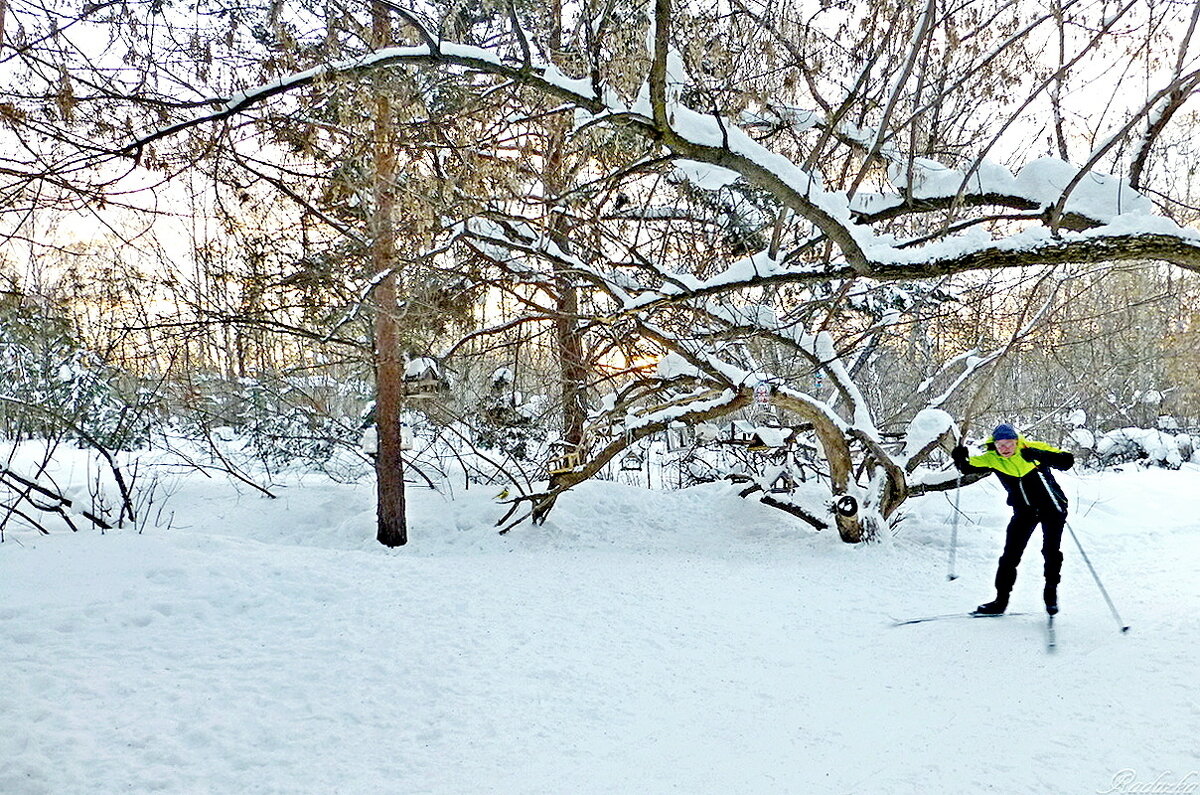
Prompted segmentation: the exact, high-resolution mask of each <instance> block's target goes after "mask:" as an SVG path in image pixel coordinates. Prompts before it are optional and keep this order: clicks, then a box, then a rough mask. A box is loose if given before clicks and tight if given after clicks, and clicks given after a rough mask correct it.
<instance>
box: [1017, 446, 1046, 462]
mask: <svg viewBox="0 0 1200 795" xmlns="http://www.w3.org/2000/svg"><path fill="white" fill-rule="evenodd" d="M1021 457H1022V458H1024V459H1025V460H1026V461H1033V462H1034V463H1037V462H1038V461H1041V460H1042V451H1041V450H1038V449H1037V448H1036V447H1022V448H1021Z"/></svg>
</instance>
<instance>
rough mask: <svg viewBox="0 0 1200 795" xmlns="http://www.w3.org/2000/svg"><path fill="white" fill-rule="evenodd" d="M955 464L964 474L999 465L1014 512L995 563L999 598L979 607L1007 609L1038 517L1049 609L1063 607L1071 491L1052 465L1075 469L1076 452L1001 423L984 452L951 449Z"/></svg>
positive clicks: (988, 612)
mask: <svg viewBox="0 0 1200 795" xmlns="http://www.w3.org/2000/svg"><path fill="white" fill-rule="evenodd" d="M951 457H952V458H953V459H954V464H955V466H957V467H958V470H959V471H960V472H962V473H963V474H964V475H970V474H972V473H976V472H983V473H988V472H992V471H995V473H996V476H997V477H999V478H1000V482H1001V483H1002V484H1004V488H1005V489H1006V490H1007V491H1008V504H1009V505H1011V506H1012V509H1013V516H1012V519H1011V520H1010V521H1009V523H1008V533H1007V535H1006V537H1005V539H1004V554H1002V555H1001V556H1000V565H999V567H998V568H997V569H996V598H995V600H994V601H991V602H988V603H986V604H982V605H980V606H979V607H977V608H975V612H976V613H979V614H982V615H999V614H1000V613H1003V612H1004V611H1005V610H1007V609H1008V595H1009V593H1010V592H1011V591H1012V587H1013V584H1014V583H1016V581H1017V564H1018V563H1020V562H1021V554H1022V553H1023V552H1024V551H1025V546H1026V544H1028V543H1029V537H1030V536H1031V535H1033V529H1034V528H1035V527H1037V525H1038V523H1041V525H1042V557H1043V558H1044V559H1045V564H1046V588H1045V590H1044V591H1043V596H1044V597H1045V601H1046V612H1047V613H1049V614H1050V615H1054V614H1055V613H1057V612H1058V582H1059V576H1060V572H1061V571H1062V559H1063V556H1062V552H1061V551H1060V549H1059V547H1060V545H1061V543H1062V533H1063V526H1064V525H1065V524H1066V521H1067V497H1066V495H1065V494H1063V490H1062V488H1061V487H1059V485H1058V482H1057V481H1056V480H1055V479H1054V475H1053V474H1051V472H1050V468H1051V467H1053V468H1054V469H1070V468H1071V467H1072V466H1073V465H1074V464H1075V456H1073V455H1071V454H1070V453H1068V452H1066V451H1065V450H1059V449H1058V448H1055V447H1051V446H1050V445H1048V444H1046V443H1045V442H1035V441H1032V440H1030V439H1026V438H1025V437H1024V436H1022V435H1020V434H1019V433H1017V430H1016V428H1014V427H1013V426H1012V425H1010V424H1009V423H1006V422H1004V423H1001V424H999V425H997V426H996V429H995V430H994V431H992V438H990V439H988V440H987V442H985V443H984V452H983V454H982V455H971V454H970V453H969V452H968V450H967V448H966V447H963V446H962V445H961V444H960V445H958V446H957V447H955V448H954V450H953V451H951Z"/></svg>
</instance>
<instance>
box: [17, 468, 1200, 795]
mask: <svg viewBox="0 0 1200 795" xmlns="http://www.w3.org/2000/svg"><path fill="white" fill-rule="evenodd" d="M1063 481H1064V483H1065V484H1066V485H1067V488H1068V492H1069V494H1070V496H1071V497H1072V505H1073V512H1072V519H1071V522H1072V525H1073V526H1074V527H1075V529H1076V531H1077V532H1078V533H1079V534H1080V538H1081V540H1082V541H1083V543H1084V545H1085V549H1087V552H1088V554H1089V556H1090V557H1091V558H1092V561H1093V563H1094V564H1095V565H1096V566H1097V568H1098V570H1099V572H1100V575H1101V577H1102V578H1103V579H1104V582H1105V585H1106V586H1107V587H1108V589H1109V591H1110V593H1111V595H1112V597H1113V599H1114V601H1115V602H1116V603H1117V605H1118V608H1119V609H1120V610H1121V612H1122V616H1123V618H1124V620H1125V622H1126V623H1129V624H1131V625H1132V626H1133V629H1132V631H1131V633H1130V634H1128V635H1121V634H1120V633H1119V631H1118V629H1117V624H1116V622H1115V620H1114V619H1113V617H1112V615H1111V614H1110V613H1109V611H1108V608H1107V606H1106V605H1105V604H1104V602H1103V599H1102V598H1101V597H1100V595H1099V592H1098V591H1097V589H1096V587H1095V584H1094V582H1093V581H1092V580H1091V575H1090V574H1089V573H1088V571H1087V569H1086V567H1085V566H1084V564H1083V561H1082V560H1080V559H1079V556H1078V552H1077V551H1076V549H1075V548H1074V544H1073V542H1072V541H1071V540H1070V538H1069V536H1068V537H1067V538H1065V539H1064V544H1063V547H1064V551H1065V554H1066V564H1065V567H1064V580H1063V585H1062V587H1061V603H1062V605H1063V613H1062V614H1061V616H1060V617H1059V619H1058V621H1057V622H1056V624H1057V630H1058V649H1057V651H1056V652H1055V653H1054V654H1052V655H1051V654H1046V652H1045V619H1044V618H1043V617H1042V616H1041V614H1040V613H1038V612H1036V611H1037V610H1039V608H1040V604H1039V601H1040V589H1041V582H1040V569H1041V560H1040V553H1039V551H1038V542H1037V539H1036V537H1035V539H1034V541H1032V542H1031V544H1030V548H1029V550H1027V552H1026V557H1025V561H1024V563H1023V565H1022V566H1021V578H1020V580H1019V582H1018V585H1017V590H1016V592H1015V593H1014V599H1013V609H1014V610H1029V611H1035V612H1034V614H1033V615H1030V616H1012V617H1008V618H1005V619H1002V620H998V621H945V622H930V623H927V624H920V625H913V626H905V627H891V626H889V624H890V622H891V620H892V618H905V617H912V616H918V615H932V614H936V613H942V612H954V611H957V610H964V611H965V610H969V609H970V608H971V607H973V606H974V605H975V604H976V603H977V602H979V601H983V600H984V599H985V598H989V597H990V595H991V594H990V582H991V577H992V574H993V569H994V562H995V558H996V556H997V555H998V554H999V551H1000V545H1001V544H1002V539H1003V527H1004V522H1005V521H1006V518H1007V515H1006V513H1005V509H1004V506H1003V497H1002V495H1001V493H1000V490H999V488H998V486H996V485H995V484H991V483H988V482H986V481H985V482H984V483H982V484H980V485H978V486H974V487H971V488H968V489H967V490H965V492H964V493H963V495H962V499H961V507H962V509H963V511H964V513H965V518H963V519H962V520H961V523H960V526H959V534H958V537H959V543H960V548H959V550H958V558H957V561H958V562H957V567H958V574H959V579H957V580H955V581H954V582H948V581H947V580H946V576H945V575H946V562H947V555H946V543H947V541H948V538H949V533H948V522H949V521H950V517H951V515H952V507H951V506H952V500H951V499H947V497H946V496H945V495H931V496H929V497H925V498H921V499H918V500H914V501H913V502H912V503H911V504H910V508H911V510H910V511H909V515H908V516H907V517H906V518H905V520H904V521H903V522H902V523H901V524H900V526H899V532H898V534H897V535H896V537H895V538H893V539H890V540H889V541H888V542H886V543H883V544H876V545H872V546H864V547H848V546H846V545H843V544H841V543H840V542H839V541H838V540H837V538H836V535H835V534H832V533H822V534H816V533H813V532H811V531H810V530H807V529H805V528H804V527H803V526H802V525H800V524H798V523H795V522H793V521H792V520H791V519H790V518H788V517H786V516H785V515H783V514H782V513H780V512H778V511H775V510H772V509H768V508H765V507H763V506H756V505H750V504H746V503H744V502H742V501H741V500H739V499H737V498H736V496H734V495H733V494H732V493H731V491H730V490H729V489H727V488H724V487H720V486H713V487H701V488H696V489H690V490H686V491H682V492H647V491H642V490H638V489H634V488H631V487H627V486H620V485H615V484H600V483H593V484H588V485H585V486H584V487H581V488H580V489H578V491H577V492H575V493H572V494H569V495H567V496H565V497H564V498H562V499H561V500H560V505H559V507H558V508H557V509H556V511H555V513H554V514H552V515H551V518H550V520H549V521H548V522H547V524H546V525H545V526H544V527H530V526H528V525H522V526H520V527H518V528H517V529H515V530H513V531H512V533H511V534H510V535H508V536H506V537H500V536H498V535H496V534H495V531H494V528H492V527H491V522H492V521H494V519H495V517H496V510H495V506H494V505H493V504H492V503H491V501H490V499H489V496H490V495H489V494H487V493H481V492H479V491H478V490H472V491H469V492H465V493H461V494H458V495H456V496H457V499H455V500H454V501H451V502H448V501H446V500H445V499H444V498H442V497H440V496H438V495H435V494H432V493H431V492H428V491H424V490H413V491H411V492H410V499H411V503H412V504H411V509H412V510H411V535H412V543H411V544H410V545H409V546H408V547H405V548H402V549H400V550H395V551H388V550H384V549H383V548H382V547H379V546H378V545H376V544H375V542H374V540H373V532H374V531H373V514H372V510H373V509H372V503H371V499H370V495H371V492H370V489H369V487H368V486H366V485H359V486H345V485H336V484H330V483H327V482H324V481H320V480H317V479H313V478H309V479H307V480H305V481H304V482H303V483H297V484H295V485H293V486H292V487H291V488H288V489H284V490H283V493H284V495H285V496H284V497H282V498H281V499H280V500H276V501H268V500H264V499H260V498H258V497H254V496H250V495H249V494H242V495H240V496H239V495H236V494H235V493H234V492H233V491H232V490H226V491H223V490H221V489H218V488H215V487H214V486H213V485H212V482H211V481H209V482H205V483H200V482H197V481H195V480H188V481H186V483H184V484H183V485H182V486H180V487H179V488H178V490H177V492H176V494H175V496H174V498H173V505H174V507H175V510H176V517H177V525H176V527H175V528H173V529H149V530H147V531H146V532H145V534H142V535H137V534H134V533H131V532H113V533H109V534H107V535H104V536H100V535H98V534H96V533H94V532H81V533H79V534H77V535H72V534H69V533H56V534H54V535H52V536H48V537H44V538H43V537H37V536H33V535H20V534H17V535H13V534H11V533H10V535H9V540H8V541H7V542H6V543H4V544H3V545H2V546H0V660H2V661H3V672H4V684H3V687H0V726H3V727H4V728H3V730H0V760H3V763H2V764H0V792H3V793H20V794H22V795H23V794H24V793H71V792H126V791H129V792H150V791H164V792H214V793H216V792H221V793H227V792H340V793H359V792H405V793H417V792H433V793H460V792H502V793H515V792H530V793H533V792H595V793H609V792H639V793H643V792H721V793H725V792H817V793H826V792H828V793H843V792H844V793H940V792H945V793H966V792H1003V793H1020V792H1031V793H1034V792H1037V793H1042V792H1058V793H1072V792H1080V793H1090V792H1103V791H1113V790H1112V789H1111V788H1112V787H1113V786H1114V776H1116V775H1117V774H1118V772H1119V771H1121V770H1131V771H1134V773H1135V775H1136V780H1138V781H1141V782H1145V783H1150V782H1153V781H1154V780H1155V779H1156V778H1157V777H1159V776H1160V775H1164V774H1165V778H1164V779H1163V780H1165V781H1180V780H1184V778H1185V776H1186V775H1187V774H1188V773H1189V772H1191V771H1196V770H1197V769H1200V740H1198V739H1197V738H1200V695H1197V691H1196V687H1195V685H1196V671H1197V668H1196V649H1197V639H1198V638H1200V618H1198V617H1200V610H1198V609H1197V607H1198V602H1200V586H1198V584H1197V580H1196V577H1195V570H1196V564H1195V561H1196V560H1197V559H1200V523H1198V522H1197V519H1196V514H1195V496H1194V495H1195V493H1196V492H1197V489H1196V485H1197V483H1198V482H1200V473H1198V472H1197V471H1195V470H1193V471H1183V472H1129V473H1115V474H1103V475H1087V476H1083V477H1070V476H1069V477H1064V478H1063ZM1149 505H1153V506H1154V507H1155V510H1153V511H1151V510H1148V509H1147V507H1146V506H1149ZM180 517H187V518H188V519H187V520H188V521H190V522H192V523H193V526H191V527H184V526H182V522H183V520H182V519H180ZM1193 778H1195V776H1194V777H1193ZM1126 791H1128V790H1126Z"/></svg>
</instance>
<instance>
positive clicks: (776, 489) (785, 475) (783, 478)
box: [770, 469, 796, 494]
mask: <svg viewBox="0 0 1200 795" xmlns="http://www.w3.org/2000/svg"><path fill="white" fill-rule="evenodd" d="M795 490H796V479H795V478H793V477H792V473H791V472H788V471H787V470H786V469H785V470H783V471H782V472H780V473H779V476H778V477H776V478H775V480H774V481H772V483H771V488H770V492H771V493H772V494H791V493H792V492H793V491H795Z"/></svg>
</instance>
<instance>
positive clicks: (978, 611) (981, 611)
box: [975, 596, 1008, 616]
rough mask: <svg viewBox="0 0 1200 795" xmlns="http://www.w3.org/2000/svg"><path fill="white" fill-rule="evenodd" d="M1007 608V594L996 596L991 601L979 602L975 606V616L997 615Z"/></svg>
mask: <svg viewBox="0 0 1200 795" xmlns="http://www.w3.org/2000/svg"><path fill="white" fill-rule="evenodd" d="M1007 609H1008V597H1007V596H997V597H996V598H995V600H993V601H991V602H986V603H984V604H981V605H980V606H979V607H977V608H975V615H977V616H998V615H1001V614H1003V613H1004V611H1005V610H1007Z"/></svg>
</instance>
